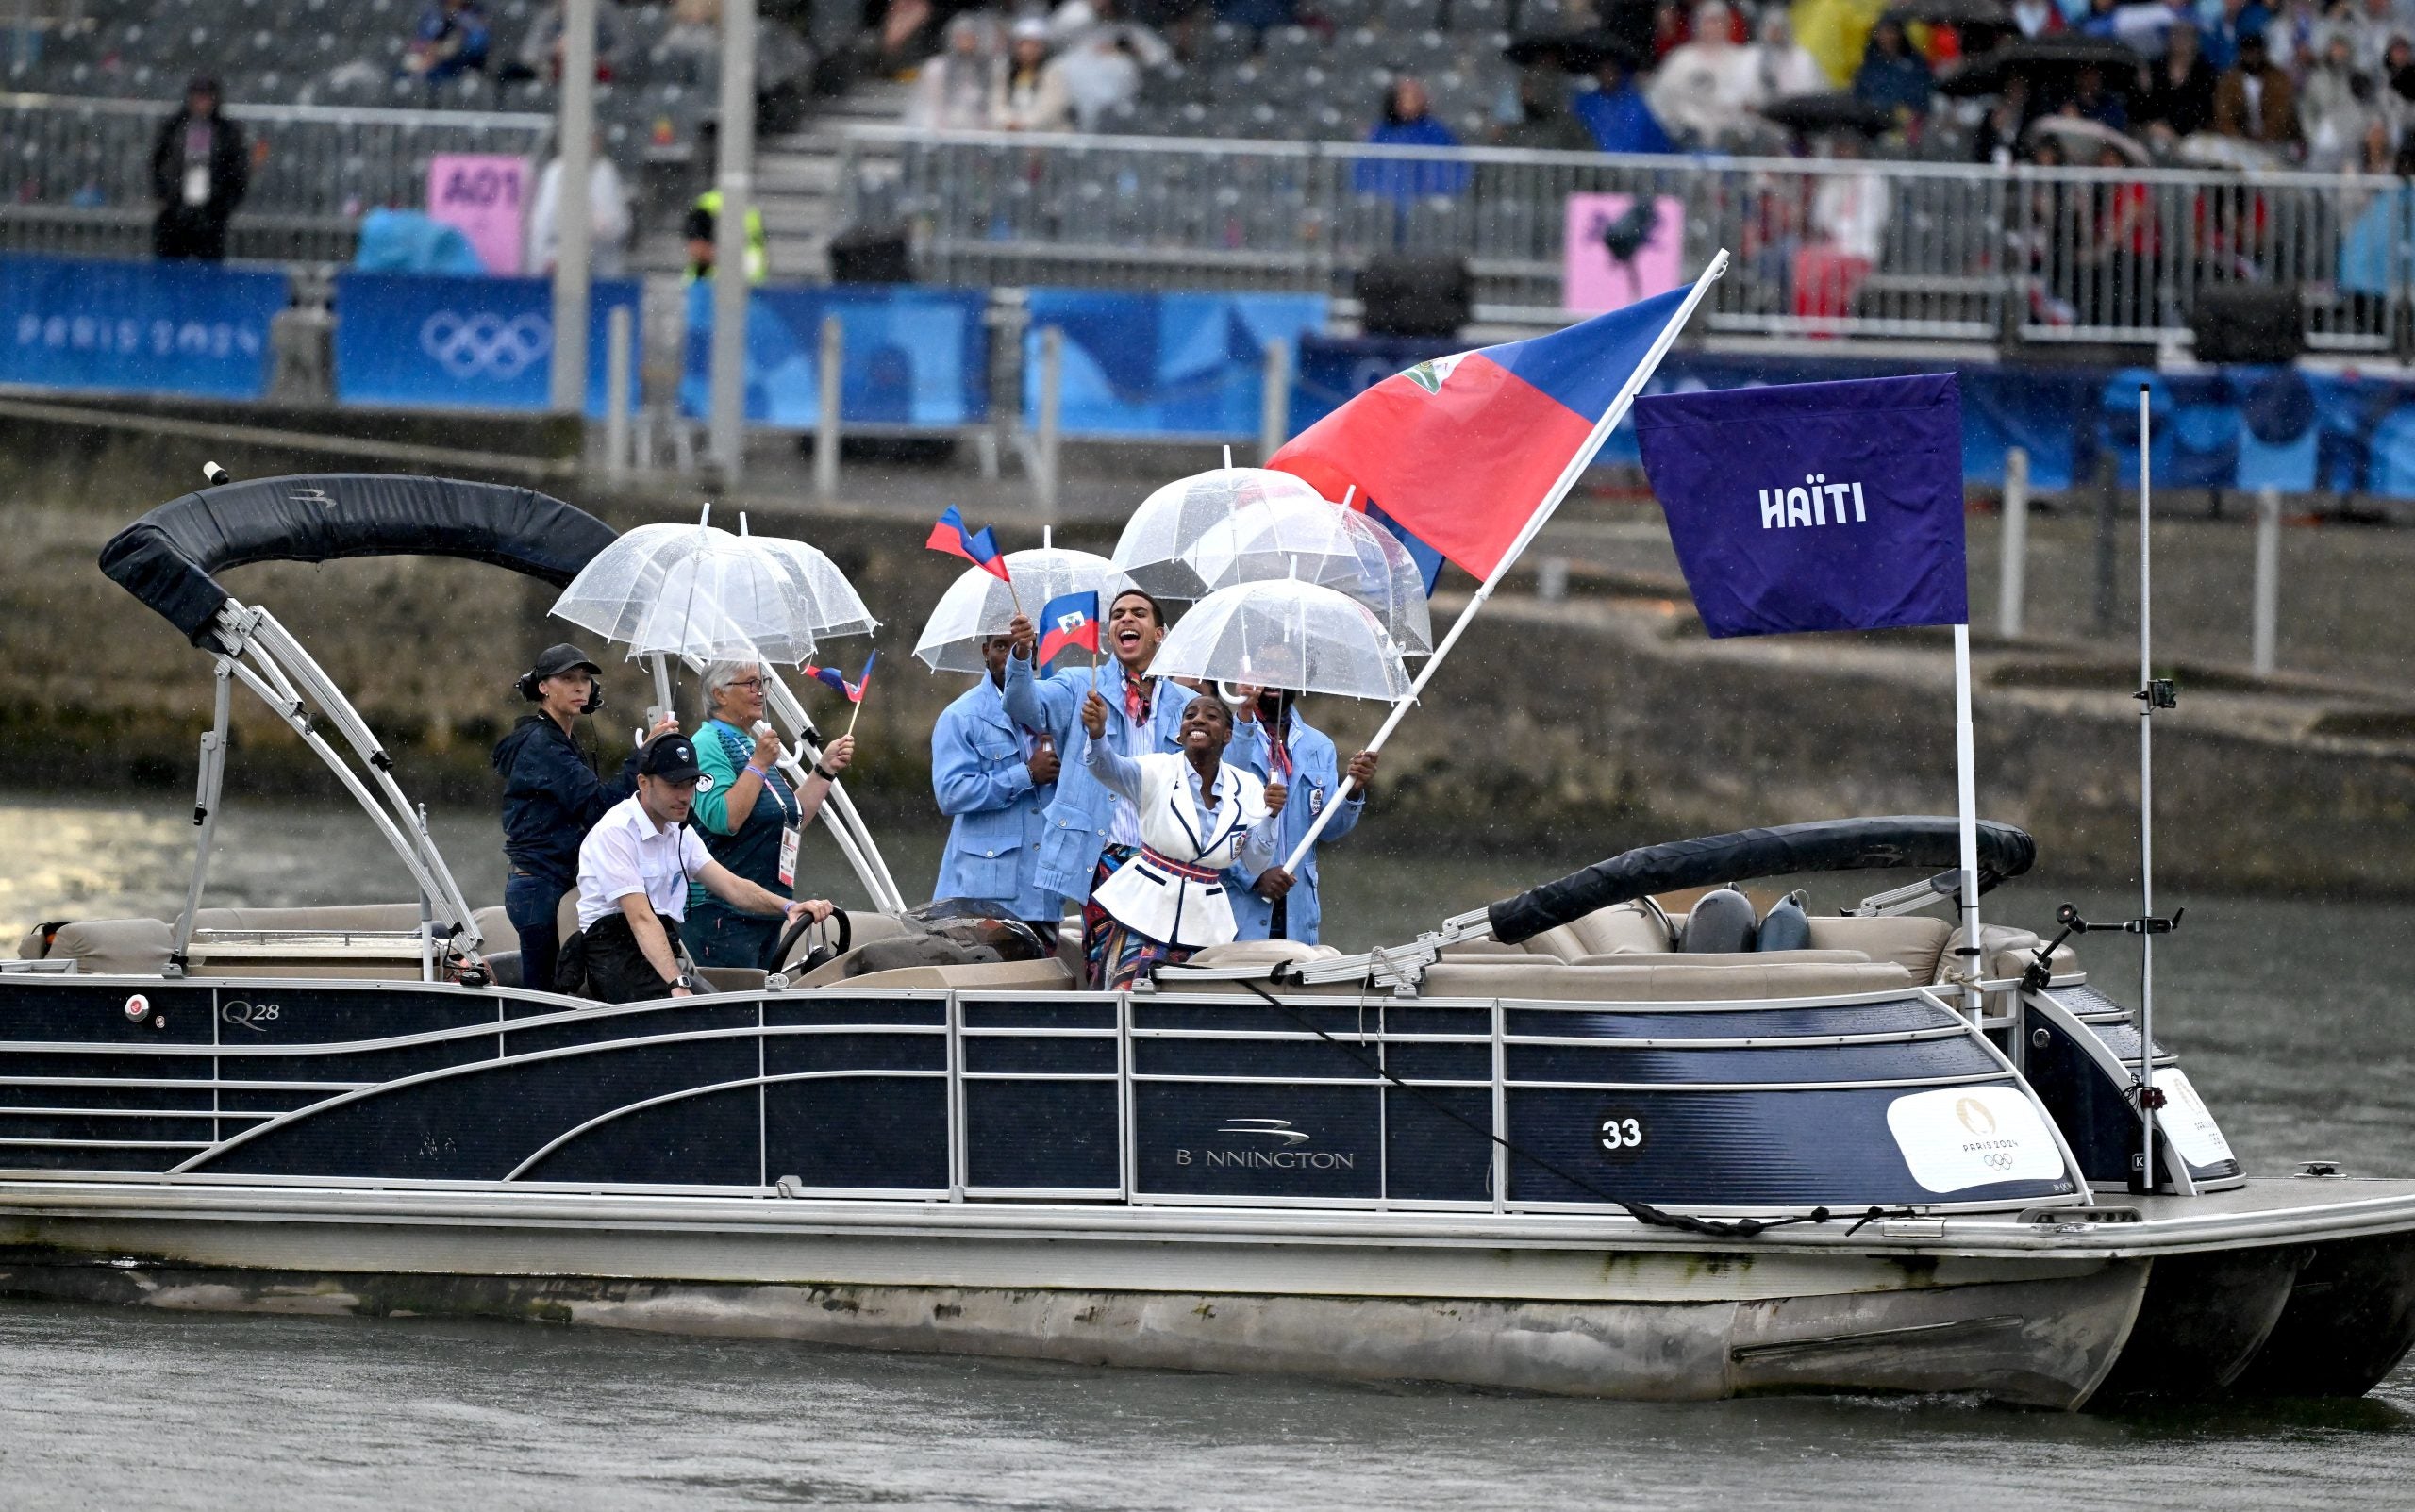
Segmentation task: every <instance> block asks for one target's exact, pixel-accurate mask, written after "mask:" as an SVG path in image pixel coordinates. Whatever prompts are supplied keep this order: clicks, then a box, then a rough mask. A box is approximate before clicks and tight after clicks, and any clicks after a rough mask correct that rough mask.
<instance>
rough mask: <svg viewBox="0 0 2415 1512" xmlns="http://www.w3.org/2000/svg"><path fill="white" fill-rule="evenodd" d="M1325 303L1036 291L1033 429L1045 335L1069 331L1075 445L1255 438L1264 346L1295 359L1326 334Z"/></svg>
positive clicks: (1027, 405)
mask: <svg viewBox="0 0 2415 1512" xmlns="http://www.w3.org/2000/svg"><path fill="white" fill-rule="evenodd" d="M1325 306H1326V301H1325V298H1324V295H1322V294H1153V293H1124V292H1119V291H1100V290H1088V289H1085V290H1070V289H1035V290H1033V291H1031V295H1030V299H1029V304H1028V308H1029V310H1030V321H1031V324H1030V325H1029V327H1028V328H1027V330H1026V332H1025V335H1024V386H1023V409H1024V424H1030V425H1036V424H1038V422H1039V418H1040V398H1041V395H1040V371H1041V365H1040V341H1041V331H1042V330H1044V329H1046V328H1047V327H1050V326H1055V327H1056V328H1058V330H1061V331H1063V332H1064V333H1065V338H1064V342H1065V344H1064V366H1063V370H1062V372H1063V377H1062V380H1061V381H1062V388H1061V390H1060V392H1061V393H1062V395H1063V397H1062V400H1061V402H1060V404H1061V407H1060V408H1059V410H1058V424H1059V425H1060V427H1061V429H1062V432H1063V434H1065V435H1067V436H1097V437H1181V438H1208V437H1240V436H1249V437H1255V436H1256V435H1257V433H1258V426H1259V422H1260V406H1261V404H1262V402H1263V399H1264V392H1265V381H1266V380H1265V374H1266V343H1267V342H1268V341H1282V342H1284V343H1285V344H1286V345H1287V346H1289V347H1291V350H1292V351H1293V353H1294V354H1295V355H1296V353H1297V351H1298V347H1299V341H1300V338H1301V337H1302V336H1303V335H1306V334H1308V333H1311V332H1315V331H1319V330H1322V329H1324V322H1325Z"/></svg>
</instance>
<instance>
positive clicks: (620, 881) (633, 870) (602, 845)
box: [578, 798, 713, 929]
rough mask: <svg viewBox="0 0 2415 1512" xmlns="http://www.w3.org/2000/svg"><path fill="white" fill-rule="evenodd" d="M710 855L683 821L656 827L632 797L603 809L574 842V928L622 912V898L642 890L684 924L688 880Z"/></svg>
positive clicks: (706, 863)
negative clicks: (575, 850) (576, 862)
mask: <svg viewBox="0 0 2415 1512" xmlns="http://www.w3.org/2000/svg"><path fill="white" fill-rule="evenodd" d="M712 859H713V857H712V853H711V852H710V851H708V850H706V849H705V842H704V841H703V840H702V839H698V838H697V836H696V832H695V831H694V830H692V829H690V828H689V827H688V826H687V825H685V824H675V825H673V826H671V827H670V828H668V829H658V828H656V827H655V822H654V821H653V820H651V819H648V818H647V817H646V813H645V810H644V809H643V808H642V807H641V806H639V804H638V801H637V800H636V799H635V798H624V799H622V800H621V801H620V802H619V803H617V804H614V805H613V806H611V807H610V808H608V809H607V810H605V813H604V817H603V818H602V819H599V820H597V821H596V822H595V827H594V828H593V829H591V830H589V831H588V832H587V839H584V840H581V841H580V842H579V845H578V927H579V928H581V929H592V928H594V927H595V922H596V921H597V920H599V919H603V918H606V917H608V916H609V915H612V914H616V913H619V912H620V911H621V900H622V899H623V898H625V897H627V896H629V895H630V894H631V893H635V892H642V893H644V894H645V897H646V901H647V902H648V903H650V904H652V905H653V906H654V911H655V912H656V913H658V914H666V915H668V916H670V917H671V918H673V919H676V920H680V921H682V922H685V921H686V919H687V917H688V884H689V882H690V881H691V879H693V878H694V877H696V876H697V875H699V874H700V873H701V872H703V871H704V869H705V868H706V867H708V866H709V865H711V864H712Z"/></svg>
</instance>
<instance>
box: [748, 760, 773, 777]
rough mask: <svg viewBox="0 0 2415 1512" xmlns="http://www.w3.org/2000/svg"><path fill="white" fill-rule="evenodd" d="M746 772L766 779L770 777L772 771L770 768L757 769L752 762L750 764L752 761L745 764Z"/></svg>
mask: <svg viewBox="0 0 2415 1512" xmlns="http://www.w3.org/2000/svg"><path fill="white" fill-rule="evenodd" d="M746 770H747V771H749V772H751V773H755V775H757V776H758V777H768V776H770V775H771V774H772V769H771V768H769V767H758V766H757V765H756V764H755V763H754V762H752V761H749V762H748V763H746Z"/></svg>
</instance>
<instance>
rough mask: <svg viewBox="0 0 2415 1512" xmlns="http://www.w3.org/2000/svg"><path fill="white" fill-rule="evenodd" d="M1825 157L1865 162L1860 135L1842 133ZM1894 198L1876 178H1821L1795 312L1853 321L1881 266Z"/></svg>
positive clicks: (1826, 146) (1828, 144) (1799, 257)
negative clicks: (1863, 291) (1859, 301)
mask: <svg viewBox="0 0 2415 1512" xmlns="http://www.w3.org/2000/svg"><path fill="white" fill-rule="evenodd" d="M1821 156H1822V157H1826V158H1848V159H1853V158H1860V157H1861V156H1862V142H1861V138H1860V136H1859V135H1858V134H1857V133H1856V132H1851V131H1840V132H1837V133H1835V134H1834V135H1833V136H1832V137H1830V138H1829V139H1828V140H1827V141H1825V142H1824V143H1823V150H1822V153H1821ZM1893 202H1894V196H1893V195H1892V194H1891V193H1890V191H1889V190H1888V188H1887V180H1885V179H1884V178H1881V177H1880V176H1879V175H1878V174H1871V173H1859V174H1855V173H1835V174H1821V175H1820V178H1819V182H1818V187H1817V188H1815V189H1814V190H1812V191H1811V212H1810V217H1809V227H1810V232H1811V235H1810V238H1809V240H1808V241H1807V242H1806V243H1805V245H1804V247H1803V249H1802V250H1801V251H1800V252H1798V253H1796V254H1795V259H1794V312H1795V313H1796V314H1797V315H1808V316H1822V315H1826V316H1847V315H1851V314H1852V313H1853V310H1854V304H1855V302H1856V301H1857V299H1859V298H1860V296H1861V286H1862V285H1863V284H1864V283H1865V282H1867V281H1868V280H1869V278H1870V273H1871V270H1872V269H1874V268H1875V267H1877V266H1878V256H1879V252H1880V249H1881V244H1882V242H1883V241H1884V239H1885V237H1886V233H1887V221H1888V218H1889V216H1890V213H1891V212H1892V208H1893Z"/></svg>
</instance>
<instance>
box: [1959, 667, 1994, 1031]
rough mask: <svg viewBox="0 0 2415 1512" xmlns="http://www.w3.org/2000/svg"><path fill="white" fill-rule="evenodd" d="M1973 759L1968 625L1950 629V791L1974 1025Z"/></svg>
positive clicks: (1965, 993)
mask: <svg viewBox="0 0 2415 1512" xmlns="http://www.w3.org/2000/svg"><path fill="white" fill-rule="evenodd" d="M1977 765H1978V759H1977V756H1976V753H1975V750H1974V739H1973V737H1972V731H1971V627H1970V626H1969V625H1967V624H1957V625H1956V626H1955V627H1954V788H1955V801H1956V803H1957V806H1958V808H1959V816H1960V820H1961V831H1962V939H1963V949H1964V952H1965V954H1964V955H1963V957H1962V967H1963V976H1962V1010H1963V1011H1964V1012H1965V1013H1968V1014H1969V1015H1970V1016H1971V1018H1972V1020H1973V1022H1976V1021H1977V1020H1978V1017H1979V1011H1980V1006H1981V1005H1980V993H1979V977H1980V976H1981V974H1982V973H1983V968H1984V965H1985V962H1986V959H1987V957H1986V956H1984V955H1980V954H1979V800H1978V777H1977V773H1976V768H1977Z"/></svg>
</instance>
